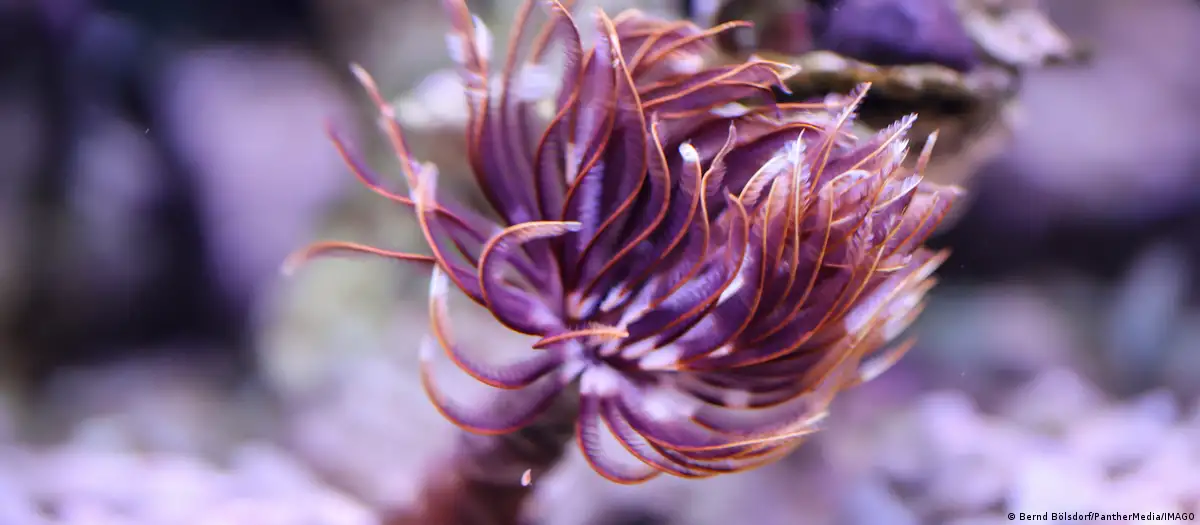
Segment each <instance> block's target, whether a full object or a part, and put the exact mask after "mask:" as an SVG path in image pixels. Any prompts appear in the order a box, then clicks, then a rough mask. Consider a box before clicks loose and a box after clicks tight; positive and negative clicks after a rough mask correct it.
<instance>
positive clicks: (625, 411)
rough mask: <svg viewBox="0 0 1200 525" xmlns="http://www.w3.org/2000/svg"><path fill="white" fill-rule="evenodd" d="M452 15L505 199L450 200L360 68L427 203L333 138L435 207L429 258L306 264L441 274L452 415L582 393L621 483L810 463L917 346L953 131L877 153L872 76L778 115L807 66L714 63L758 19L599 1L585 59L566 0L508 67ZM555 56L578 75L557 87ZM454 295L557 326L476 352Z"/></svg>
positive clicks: (439, 342)
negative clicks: (452, 309)
mask: <svg viewBox="0 0 1200 525" xmlns="http://www.w3.org/2000/svg"><path fill="white" fill-rule="evenodd" d="M443 3H444V5H445V9H446V12H447V13H448V15H449V19H450V25H451V29H450V32H449V34H448V35H447V43H448V46H449V50H450V54H451V56H452V58H453V59H454V61H455V63H456V66H457V68H458V71H459V73H460V76H461V79H462V84H463V90H464V94H465V97H466V100H467V103H468V109H469V119H468V122H467V130H466V133H467V151H466V152H465V153H466V155H467V158H468V159H469V161H470V165H471V167H472V171H473V172H474V175H475V177H476V182H477V183H478V185H479V187H480V189H481V190H482V191H483V194H484V196H485V197H486V198H487V201H488V203H489V204H490V206H491V208H492V210H490V213H484V212H481V211H475V210H471V209H470V208H468V207H464V206H462V205H459V204H456V203H454V202H451V201H450V199H448V198H445V197H444V196H439V195H438V192H437V177H438V175H437V171H436V168H435V167H433V166H431V165H423V164H421V163H419V162H417V161H415V160H414V158H413V156H412V154H411V153H410V152H409V149H408V146H407V144H406V142H405V139H404V136H403V134H402V132H401V130H400V126H399V124H398V123H397V121H396V119H395V115H394V111H393V109H392V107H391V105H390V104H388V103H387V102H385V101H384V99H383V98H382V97H381V96H380V94H379V92H378V90H377V89H376V88H375V84H374V82H373V81H372V80H371V78H370V77H369V76H368V75H367V74H366V73H365V72H364V71H362V70H361V69H356V73H357V74H358V75H359V78H360V80H361V81H362V82H363V84H364V85H365V86H366V87H367V89H368V91H369V93H370V94H371V96H372V97H373V98H374V99H375V102H376V103H377V105H378V106H379V109H380V111H381V114H382V116H383V117H384V118H383V121H384V130H385V132H386V133H387V134H388V138H389V139H390V140H391V143H392V145H393V147H394V148H395V151H396V154H397V155H398V156H399V158H400V161H401V168H402V171H403V173H404V177H405V179H406V182H407V184H408V187H409V194H408V195H399V194H396V193H392V192H390V191H388V190H386V189H384V188H383V187H382V186H381V185H380V184H379V183H378V182H377V181H378V179H377V178H376V177H374V176H373V175H371V174H370V171H369V168H367V167H365V166H364V165H363V164H362V163H361V162H358V161H357V160H356V159H355V157H354V155H351V154H350V153H348V149H347V147H346V146H345V145H344V144H343V143H342V142H341V141H340V140H339V139H338V138H337V136H336V135H334V140H335V143H336V145H337V146H338V148H339V149H340V150H341V151H342V153H343V155H344V156H345V157H346V159H347V163H348V164H349V165H350V166H351V168H352V171H354V172H355V174H356V175H357V176H358V177H359V178H360V179H361V180H362V181H363V182H364V183H365V184H367V185H368V186H369V187H370V188H371V189H372V190H374V191H375V192H376V193H379V194H380V195H383V196H384V197H387V198H389V199H391V200H393V201H395V202H397V203H400V204H402V205H403V206H405V207H407V208H409V209H411V210H413V212H414V213H415V214H416V217H417V219H418V222H419V224H420V227H421V231H422V232H423V234H424V237H425V240H426V242H427V244H428V247H429V252H430V254H429V255H417V254H408V253H399V252H391V251H386V250H382V249H377V248H371V247H367V246H362V245H356V244H350V243H340V242H325V243H318V244H315V245H313V246H312V247H310V248H309V249H307V250H305V251H303V252H301V253H299V254H298V256H299V259H307V258H310V257H312V256H314V255H316V254H318V253H328V252H339V251H340V252H346V251H353V252H369V253H373V254H376V255H382V256H386V257H392V258H396V259H400V260H406V261H413V262H418V263H423V264H428V265H430V266H432V267H433V277H432V281H431V285H430V296H429V301H430V314H431V328H432V330H431V332H432V334H431V337H428V338H426V340H425V343H424V345H423V348H422V363H423V366H422V380H423V382H424V385H425V388H426V391H427V392H428V394H429V397H430V399H431V400H432V401H433V403H434V404H435V405H436V406H437V408H438V409H439V410H440V411H441V412H442V414H443V415H445V417H447V418H448V419H449V420H451V421H452V422H454V423H455V424H456V425H458V426H460V427H462V428H464V429H467V430H470V431H473V432H478V433H487V434H499V433H505V432H511V431H513V430H516V429H519V428H522V427H523V426H525V425H528V424H530V423H531V422H532V421H533V420H534V419H535V418H536V417H537V416H539V415H540V414H541V413H542V412H543V411H544V410H546V409H547V408H548V407H549V406H550V405H551V403H552V402H553V401H554V400H555V399H556V398H557V397H558V396H559V394H560V393H562V392H563V391H564V390H565V389H567V388H569V387H572V385H578V388H579V394H580V401H579V403H580V406H579V419H578V422H577V427H576V430H577V432H576V434H577V440H578V443H579V446H580V448H581V449H582V451H583V454H584V456H585V457H586V458H587V460H588V461H589V462H590V463H591V465H592V467H593V468H594V469H595V470H596V471H597V472H598V473H600V474H601V475H603V476H605V477H606V478H608V479H610V480H613V481H615V482H619V483H639V482H642V481H646V480H648V479H650V478H652V477H654V476H656V475H658V474H660V473H663V472H665V473H668V474H673V475H677V476H683V477H707V476H712V475H715V474H720V473H726V472H736V471H740V470H745V469H748V468H752V467H755V466H758V465H762V464H765V463H767V462H769V461H771V460H772V459H775V458H778V457H780V456H781V455H783V454H785V453H787V452H788V451H790V450H791V449H793V448H794V447H795V446H797V445H798V444H799V443H800V442H801V441H802V439H803V438H804V437H805V436H806V435H808V434H811V433H812V432H814V431H815V430H816V428H817V424H818V423H819V422H820V420H821V419H822V418H823V417H824V415H825V414H826V411H827V407H828V405H829V403H830V401H831V399H832V398H833V396H834V395H835V394H836V393H837V392H838V391H840V390H842V389H844V388H847V387H850V386H853V385H855V384H858V383H861V382H863V381H867V380H870V379H871V378H873V377H875V376H876V375H878V374H879V373H881V372H882V371H884V370H885V369H886V368H887V367H888V366H890V365H891V364H892V363H894V362H895V360H896V359H898V358H899V357H900V356H901V355H902V354H903V353H904V352H905V351H906V350H907V349H908V348H909V346H911V340H908V341H903V342H896V341H895V340H896V339H897V338H898V336H899V335H900V334H901V332H902V331H903V330H904V329H905V328H906V327H907V326H908V325H909V324H910V323H911V322H912V321H913V319H914V318H915V317H916V316H917V314H918V313H919V311H920V309H921V307H922V304H923V301H924V297H925V295H926V293H927V292H928V291H929V289H930V288H931V287H932V286H933V283H934V280H933V278H932V277H931V275H932V273H933V271H934V270H935V269H936V268H937V266H938V265H939V264H940V263H941V262H942V261H943V260H944V258H945V254H944V253H935V252H933V251H931V250H928V249H926V248H924V247H923V246H922V244H923V243H924V241H925V240H926V238H927V237H928V236H929V235H930V234H931V233H932V232H933V230H934V229H935V228H936V226H937V225H938V223H939V222H940V220H941V219H942V217H943V216H945V214H946V212H947V211H948V209H949V207H950V205H951V203H952V202H953V201H954V199H955V197H956V196H957V195H959V193H960V190H959V189H958V188H955V187H946V186H939V185H935V184H931V183H928V182H923V181H922V179H921V175H920V173H921V171H922V169H923V168H924V166H925V163H926V161H927V159H928V157H929V152H930V147H931V146H932V144H933V140H930V141H928V143H927V145H926V147H925V149H924V150H923V151H922V152H921V154H920V157H918V159H917V162H916V163H915V167H909V166H906V165H905V164H904V163H903V161H904V159H905V158H906V156H907V155H908V143H907V140H906V138H905V137H906V133H907V132H908V130H909V128H910V126H911V125H912V123H913V121H914V119H915V116H910V117H908V118H905V119H903V120H901V121H899V122H897V123H895V124H894V125H893V126H891V127H889V128H888V129H885V130H883V131H881V132H879V133H878V134H877V135H875V136H873V137H870V138H866V139H859V138H856V137H854V136H853V135H851V134H850V133H849V131H848V130H849V124H850V123H851V120H852V119H853V118H854V114H855V109H856V107H857V105H858V104H859V103H860V102H861V100H862V98H863V96H864V95H865V93H866V89H867V86H861V87H860V88H859V89H857V90H855V91H854V92H852V93H850V94H849V95H846V96H831V97H829V98H827V99H826V100H824V101H820V102H814V103H792V104H780V103H775V102H774V98H773V92H772V90H773V89H786V88H785V87H784V85H783V79H784V77H785V76H786V75H787V74H788V73H789V72H790V70H791V68H790V66H788V65H785V64H779V63H773V62H769V61H765V60H760V59H757V58H752V59H751V60H749V61H747V62H745V63H742V64H737V65H726V66H719V67H709V66H706V65H705V63H706V62H705V54H706V53H708V52H710V50H711V49H710V42H709V41H710V39H711V38H712V37H713V36H714V35H716V34H718V33H720V32H722V31H725V30H728V29H731V28H733V27H737V26H739V25H743V24H742V23H729V24H724V25H722V26H718V27H714V28H712V29H708V30H702V29H700V28H699V27H696V26H695V25H692V24H690V23H687V22H675V21H668V20H660V19H656V18H653V17H650V16H647V15H645V14H643V13H640V12H638V11H626V12H623V13H621V14H620V15H618V16H616V17H613V18H610V17H608V16H606V15H605V14H604V13H602V12H599V13H597V14H596V15H595V16H594V24H595V32H596V34H597V38H595V39H594V40H595V42H594V44H591V45H585V43H584V38H583V37H582V36H581V31H580V26H579V25H578V24H577V23H576V19H575V15H574V14H572V12H571V11H570V10H569V9H568V8H567V7H566V6H564V5H563V4H562V3H560V2H558V1H554V0H551V1H549V2H548V3H546V8H545V10H544V11H545V15H546V21H545V23H544V24H541V26H540V28H534V27H532V26H533V25H534V24H532V23H531V22H530V19H531V18H532V17H533V16H534V15H536V14H538V12H539V11H538V6H535V5H534V2H532V1H527V2H525V5H524V6H523V7H522V8H521V9H520V11H519V12H518V13H517V20H516V27H515V28H514V32H513V34H514V36H513V37H512V39H511V42H510V44H509V51H508V55H507V57H506V59H505V62H504V63H503V67H502V68H501V69H500V70H499V71H493V70H492V63H491V50H492V43H491V35H490V33H489V32H488V30H487V28H486V27H485V26H484V25H483V23H482V22H481V21H480V20H479V19H478V18H476V17H474V16H472V15H471V13H470V12H469V11H468V10H467V8H466V5H465V3H464V2H463V0H443ZM552 51H554V52H555V53H559V55H558V56H562V57H563V58H565V65H564V66H562V67H563V68H564V69H563V71H562V72H561V75H555V74H547V71H546V69H547V68H549V67H551V66H548V65H547V62H548V59H549V57H551V56H552V54H551V52H552ZM551 78H554V79H556V80H554V81H551V80H548V79H551ZM556 81H557V82H560V85H558V86H557V88H558V89H557V91H555V90H554V87H555V86H554V85H553V84H554V82H556ZM759 102H760V103H759ZM543 103H549V104H551V107H552V111H550V112H549V113H550V116H549V118H545V117H546V116H545V115H544V114H543V113H541V112H539V104H543ZM931 139H932V137H931ZM451 287H453V288H457V289H458V290H459V291H460V292H461V293H463V294H465V295H466V296H467V297H469V298H470V299H471V300H473V301H474V302H475V303H478V304H479V305H482V306H483V307H485V308H487V309H488V310H489V311H490V312H491V313H492V315H493V316H494V317H495V319H496V321H498V322H499V323H501V324H503V325H504V326H506V327H507V328H509V329H511V330H514V331H517V332H520V333H524V334H529V335H533V336H536V337H539V338H540V339H539V340H538V341H537V342H536V343H535V344H534V345H533V348H532V349H531V350H530V352H529V353H528V355H527V357H526V358H524V359H522V360H520V361H517V362H513V363H504V364H497V363H490V362H489V360H488V359H487V358H486V356H482V355H478V354H477V353H473V352H471V351H470V350H469V349H467V348H463V347H461V346H460V345H458V344H456V343H455V341H454V339H453V338H452V335H451V330H450V316H449V314H448V312H447V310H448V307H447V297H448V294H449V293H450V290H451ZM445 356H448V357H449V358H450V359H451V360H452V361H453V362H454V363H455V364H456V365H458V367H459V368H461V369H462V370H463V371H465V372H466V373H468V374H470V375H471V376H472V377H474V378H475V379H477V380H478V381H480V382H482V383H485V384H487V385H489V386H491V387H495V393H494V396H495V403H490V404H485V405H480V406H476V405H471V404H467V403H462V402H459V401H456V400H455V399H454V398H453V396H451V395H449V393H448V392H446V391H444V390H443V389H441V388H439V387H438V383H437V381H436V380H435V378H434V374H433V366H432V365H433V362H434V361H435V360H436V359H437V358H439V357H445Z"/></svg>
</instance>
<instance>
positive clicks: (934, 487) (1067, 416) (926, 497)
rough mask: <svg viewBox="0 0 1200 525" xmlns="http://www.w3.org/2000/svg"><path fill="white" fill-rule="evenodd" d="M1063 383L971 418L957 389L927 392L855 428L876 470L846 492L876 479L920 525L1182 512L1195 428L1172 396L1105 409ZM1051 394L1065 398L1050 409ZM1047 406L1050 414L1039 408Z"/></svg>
mask: <svg viewBox="0 0 1200 525" xmlns="http://www.w3.org/2000/svg"><path fill="white" fill-rule="evenodd" d="M1071 376H1072V373H1070V372H1066V371H1063V370H1055V371H1050V372H1047V373H1045V374H1043V375H1041V376H1039V377H1038V379H1036V380H1035V381H1034V382H1033V383H1032V384H1031V385H1030V388H1029V389H1028V390H1027V394H1026V395H1023V396H1021V397H1017V398H1013V399H1012V400H1011V403H1010V406H1009V408H1008V409H1007V413H1005V414H1001V415H991V414H986V413H982V412H980V411H979V410H978V409H976V407H975V406H974V404H973V403H972V402H971V401H970V400H969V399H968V398H966V397H965V396H964V395H963V394H961V393H957V392H935V393H931V394H928V395H927V397H926V398H925V399H924V400H922V401H920V402H918V403H916V404H915V405H914V406H912V407H911V408H909V409H908V410H907V412H904V413H897V414H895V415H894V417H892V418H886V419H883V420H880V421H877V422H875V423H873V424H870V425H867V426H862V427H859V428H857V429H856V430H854V431H856V432H865V433H869V434H871V435H873V436H874V443H875V445H874V447H875V448H874V452H871V457H872V458H873V461H874V464H875V465H876V468H875V470H873V471H867V472H865V473H864V475H863V477H862V478H861V479H860V480H859V481H858V482H857V483H858V484H860V485H861V486H860V487H859V488H857V489H854V490H868V491H869V490H877V489H868V488H862V486H866V487H871V486H878V484H879V483H881V482H882V483H886V484H888V485H885V486H891V487H892V490H893V491H894V493H895V494H896V496H897V497H898V500H899V504H900V505H901V506H902V507H903V508H904V509H907V510H908V512H913V513H915V515H916V516H917V521H918V522H921V523H930V522H934V521H938V522H953V523H991V522H992V521H990V520H994V519H995V518H997V517H1000V516H1002V515H1003V514H1002V513H1003V512H1045V511H1047V510H1049V511H1057V510H1063V509H1090V510H1096V511H1099V512H1130V510H1129V509H1156V510H1155V511H1156V512H1164V511H1187V510H1188V509H1189V508H1191V506H1192V505H1194V502H1195V500H1196V498H1197V497H1200V483H1198V482H1197V481H1196V480H1195V476H1192V475H1190V474H1189V472H1194V471H1195V469H1196V468H1198V467H1200V445H1198V443H1200V441H1195V440H1193V438H1194V437H1195V436H1196V435H1197V431H1198V430H1197V428H1198V426H1197V425H1196V423H1195V422H1194V421H1191V419H1190V418H1185V417H1181V414H1180V411H1179V410H1178V407H1177V406H1176V404H1175V401H1174V399H1173V397H1172V396H1170V395H1169V394H1167V393H1165V392H1156V393H1153V394H1148V395H1146V396H1144V397H1141V398H1138V399H1135V400H1132V401H1130V402H1126V403H1112V402H1111V401H1109V400H1106V399H1103V396H1098V395H1097V394H1096V393H1095V389H1094V388H1093V387H1091V386H1090V385H1088V384H1087V382H1086V381H1083V380H1082V379H1080V378H1078V377H1071ZM1056 388H1061V389H1062V390H1061V391H1060V392H1061V393H1062V394H1063V395H1064V396H1065V397H1067V398H1070V399H1073V401H1069V402H1067V403H1066V404H1064V405H1057V403H1058V402H1059V400H1057V399H1055V393H1056V390H1055V389H1056ZM1072 392H1074V393H1072ZM1046 403H1051V404H1055V405H1056V406H1057V408H1053V409H1051V410H1046V409H1045V408H1044V407H1040V406H1038V405H1044V404H1046ZM1072 406H1074V407H1077V410H1075V411H1074V412H1072V411H1071V410H1070V407H1072ZM1048 420H1049V421H1053V423H1054V424H1053V425H1047V424H1046V422H1047V421H1048ZM840 431H843V432H848V431H850V430H848V429H841V430H840ZM829 443H830V445H831V446H838V443H839V442H838V441H836V440H830V441H829ZM837 467H838V466H837V465H836V464H835V465H834V468H835V469H836V468H837ZM1122 509H1124V510H1122ZM846 519H848V520H850V521H847V523H852V522H853V521H852V519H851V518H850V517H849V516H847V517H846Z"/></svg>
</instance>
